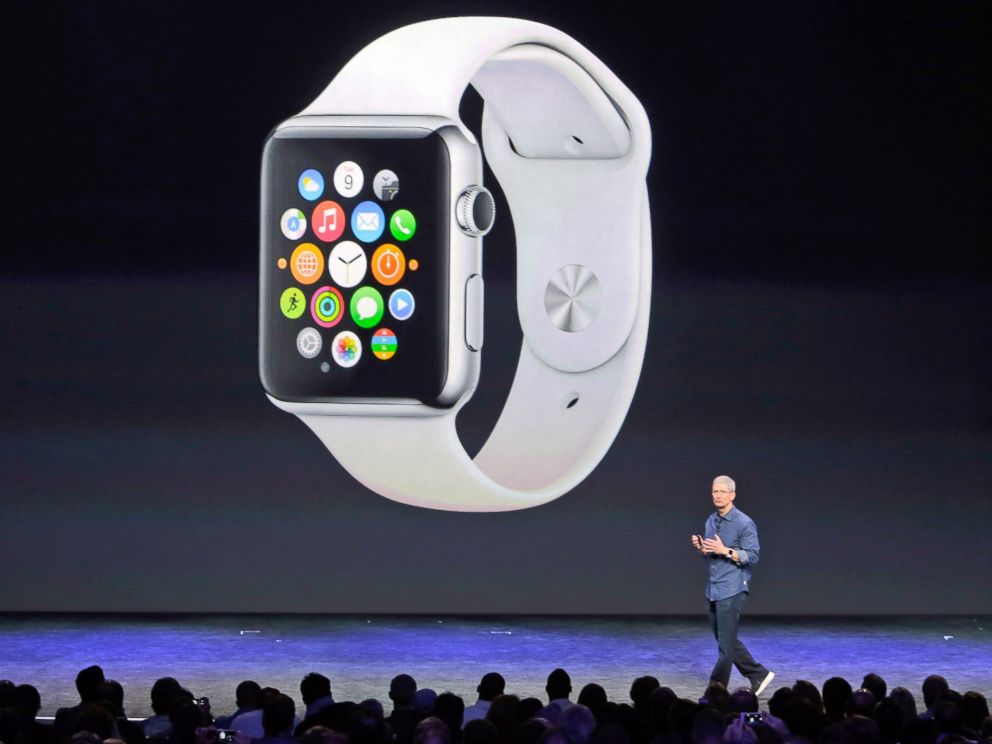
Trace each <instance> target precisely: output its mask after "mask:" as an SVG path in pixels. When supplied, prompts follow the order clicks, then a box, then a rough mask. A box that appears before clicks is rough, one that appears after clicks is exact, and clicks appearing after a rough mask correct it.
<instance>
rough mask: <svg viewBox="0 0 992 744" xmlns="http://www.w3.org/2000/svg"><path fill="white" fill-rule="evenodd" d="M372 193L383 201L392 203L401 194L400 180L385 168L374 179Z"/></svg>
mask: <svg viewBox="0 0 992 744" xmlns="http://www.w3.org/2000/svg"><path fill="white" fill-rule="evenodd" d="M372 191H374V192H375V195H376V196H377V197H378V198H379V199H380V200H381V201H392V200H393V199H395V198H396V195H397V194H398V193H400V179H399V178H398V177H397V176H396V174H395V173H393V172H392V171H391V170H388V169H385V168H384V169H383V170H381V171H379V172H378V173H376V174H375V178H374V179H372Z"/></svg>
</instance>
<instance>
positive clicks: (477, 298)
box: [465, 274, 483, 351]
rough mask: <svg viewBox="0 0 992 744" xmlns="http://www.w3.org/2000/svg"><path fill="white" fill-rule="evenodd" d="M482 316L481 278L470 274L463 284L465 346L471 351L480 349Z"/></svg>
mask: <svg viewBox="0 0 992 744" xmlns="http://www.w3.org/2000/svg"><path fill="white" fill-rule="evenodd" d="M482 315H483V285H482V276H481V275H479V274H472V276H470V277H469V278H468V281H466V282H465V345H466V346H467V347H468V348H469V349H470V350H472V351H480V350H481V349H482V335H483V328H482Z"/></svg>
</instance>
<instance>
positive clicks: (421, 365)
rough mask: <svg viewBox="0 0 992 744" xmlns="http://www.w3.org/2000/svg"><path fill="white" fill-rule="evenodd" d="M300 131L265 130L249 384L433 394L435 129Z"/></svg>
mask: <svg viewBox="0 0 992 744" xmlns="http://www.w3.org/2000/svg"><path fill="white" fill-rule="evenodd" d="M301 133H302V132H301V131H300V130H293V129H290V130H284V131H279V132H276V133H275V134H274V135H273V136H272V137H270V138H269V141H268V142H267V143H266V145H265V152H264V154H263V157H262V224H261V231H262V235H261V244H262V253H261V293H260V303H261V307H260V313H259V318H260V371H261V378H262V385H263V386H264V388H265V389H266V391H268V392H269V393H270V394H271V395H273V396H274V397H276V398H278V399H280V400H285V401H300V402H307V401H330V400H337V401H341V400H355V401H358V400H363V399H364V400H370V399H375V400H380V401H381V400H383V399H393V398H395V399H404V400H411V399H412V400H418V401H420V402H422V403H426V404H428V405H437V400H438V397H439V395H440V393H441V390H442V388H443V387H444V382H445V374H446V370H447V352H448V350H447V329H448V318H447V310H448V308H447V299H446V298H447V291H448V233H447V222H448V221H447V215H448V211H449V210H448V173H449V161H448V151H447V148H446V147H445V144H444V141H443V139H442V138H441V137H440V136H439V135H438V134H436V133H434V132H429V131H427V130H400V131H389V130H382V129H368V130H361V129H352V130H336V129H326V130H306V132H305V133H306V135H307V136H305V137H304V136H300V135H301ZM328 134H330V135H333V136H326V135H328ZM340 134H343V135H345V136H338V135H340Z"/></svg>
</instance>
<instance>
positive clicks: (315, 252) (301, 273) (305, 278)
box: [289, 243, 324, 284]
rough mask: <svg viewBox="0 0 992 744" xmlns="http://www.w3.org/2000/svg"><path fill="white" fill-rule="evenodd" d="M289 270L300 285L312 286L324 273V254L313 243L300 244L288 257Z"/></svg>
mask: <svg viewBox="0 0 992 744" xmlns="http://www.w3.org/2000/svg"><path fill="white" fill-rule="evenodd" d="M289 270H290V271H291V272H293V278H294V279H295V280H296V281H298V282H299V283H300V284H313V283H314V282H315V281H317V280H318V279H320V275H321V274H323V273H324V254H323V253H321V252H320V248H318V247H317V246H315V245H314V244H313V243H300V244H299V245H298V246H296V249H295V250H294V251H293V255H291V256H290V257H289Z"/></svg>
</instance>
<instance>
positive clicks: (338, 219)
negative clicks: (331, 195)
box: [310, 199, 345, 243]
mask: <svg viewBox="0 0 992 744" xmlns="http://www.w3.org/2000/svg"><path fill="white" fill-rule="evenodd" d="M310 224H311V225H312V226H313V231H314V234H316V236H317V237H318V238H320V239H321V240H323V241H324V242H325V243H331V242H333V241H335V240H337V239H338V238H340V237H341V233H343V232H344V224H345V219H344V209H342V208H341V205H340V204H338V203H337V202H336V201H331V200H329V199H328V200H325V201H322V202H321V203H320V204H318V205H317V206H316V207H314V208H313V216H312V217H311V219H310Z"/></svg>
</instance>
